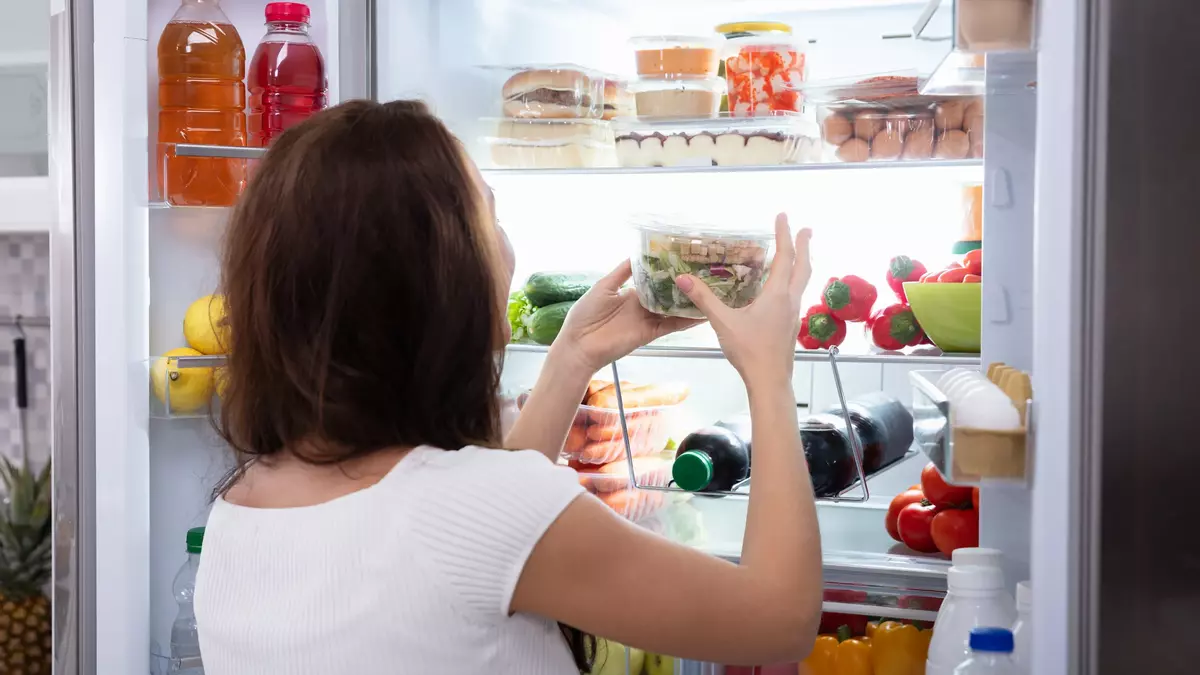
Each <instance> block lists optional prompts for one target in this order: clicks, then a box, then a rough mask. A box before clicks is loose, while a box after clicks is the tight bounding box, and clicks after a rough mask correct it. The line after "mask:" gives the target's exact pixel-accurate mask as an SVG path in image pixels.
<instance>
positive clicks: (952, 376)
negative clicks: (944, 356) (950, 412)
mask: <svg viewBox="0 0 1200 675" xmlns="http://www.w3.org/2000/svg"><path fill="white" fill-rule="evenodd" d="M971 372H974V371H971V370H967V369H966V368H951V369H950V370H947V371H946V372H944V373H942V376H941V377H939V378H938V381H937V386H938V389H941V390H942V391H946V387H947V386H949V385H950V383H951V382H953V381H954V380H956V379H958V378H960V377H962V376H963V375H966V374H968V373H971Z"/></svg>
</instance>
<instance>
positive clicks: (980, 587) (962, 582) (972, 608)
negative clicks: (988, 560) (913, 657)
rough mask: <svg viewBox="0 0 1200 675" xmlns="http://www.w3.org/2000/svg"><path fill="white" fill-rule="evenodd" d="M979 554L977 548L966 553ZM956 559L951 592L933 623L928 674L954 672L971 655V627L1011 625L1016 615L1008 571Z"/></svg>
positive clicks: (926, 668)
mask: <svg viewBox="0 0 1200 675" xmlns="http://www.w3.org/2000/svg"><path fill="white" fill-rule="evenodd" d="M957 553H958V551H955V554H956V555H957ZM984 555H985V556H986V555H988V554H984ZM979 557H980V554H979V553H978V552H975V551H973V552H971V553H968V554H966V555H965V556H964V558H965V559H971V558H975V559H978V558H979ZM954 562H955V564H954V565H953V566H951V568H950V570H949V572H947V582H948V586H949V592H947V593H946V599H945V601H944V602H942V607H941V609H939V610H938V615H937V621H936V622H934V624H933V638H932V640H931V641H930V643H929V656H928V659H927V660H926V662H925V673H926V675H951V674H952V673H954V669H955V667H956V666H958V664H960V663H962V662H963V661H964V660H965V659H966V658H968V657H969V656H970V646H969V645H970V636H971V629H973V628H977V627H980V626H1011V625H1012V623H1013V621H1014V620H1015V619H1016V614H1017V613H1016V609H1015V608H1014V606H1013V605H1014V603H1013V600H1012V596H1011V595H1009V594H1008V592H1007V591H1006V590H1005V586H1004V574H1003V572H1001V571H1000V568H999V567H994V566H987V567H985V566H981V565H959V564H958V559H955V561H954Z"/></svg>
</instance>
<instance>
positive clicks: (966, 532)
mask: <svg viewBox="0 0 1200 675" xmlns="http://www.w3.org/2000/svg"><path fill="white" fill-rule="evenodd" d="M929 534H930V536H931V537H932V538H933V543H934V545H935V546H937V550H939V551H941V552H942V553H945V554H946V555H950V554H951V553H953V552H954V549H956V548H969V547H973V546H978V545H979V512H978V511H976V510H975V509H947V510H945V511H941V512H939V513H938V514H937V515H935V516H934V517H933V520H932V521H931V522H930V524H929Z"/></svg>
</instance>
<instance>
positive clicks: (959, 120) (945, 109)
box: [933, 101, 965, 131]
mask: <svg viewBox="0 0 1200 675" xmlns="http://www.w3.org/2000/svg"><path fill="white" fill-rule="evenodd" d="M964 108H965V106H964V105H963V103H962V101H945V102H942V103H939V104H937V107H936V108H934V109H933V123H934V125H935V126H936V127H937V129H938V131H945V130H947V129H961V128H962V125H963V112H964Z"/></svg>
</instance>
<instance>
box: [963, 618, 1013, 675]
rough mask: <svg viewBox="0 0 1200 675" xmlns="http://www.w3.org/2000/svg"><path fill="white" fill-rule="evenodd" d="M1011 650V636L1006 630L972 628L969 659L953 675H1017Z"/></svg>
mask: <svg viewBox="0 0 1200 675" xmlns="http://www.w3.org/2000/svg"><path fill="white" fill-rule="evenodd" d="M1012 650H1013V634H1012V632H1011V631H1009V630H1008V629H1007V628H972V629H971V658H969V659H967V660H966V661H963V662H962V664H960V665H959V666H958V667H957V668H955V669H954V675H1017V674H1018V670H1017V666H1016V664H1014V663H1013V661H1012Z"/></svg>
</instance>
